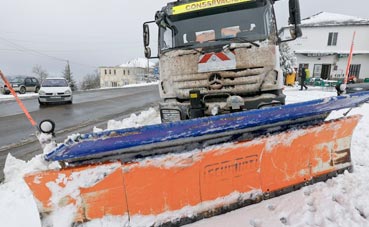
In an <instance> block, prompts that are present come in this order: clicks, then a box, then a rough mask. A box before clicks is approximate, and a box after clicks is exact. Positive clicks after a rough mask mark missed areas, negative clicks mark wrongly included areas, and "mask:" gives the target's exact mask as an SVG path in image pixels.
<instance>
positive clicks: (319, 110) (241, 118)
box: [45, 92, 369, 163]
mask: <svg viewBox="0 0 369 227" xmlns="http://www.w3.org/2000/svg"><path fill="white" fill-rule="evenodd" d="M368 100H369V92H359V93H354V94H351V95H345V96H337V97H330V98H324V99H317V100H312V101H308V102H302V103H295V104H289V105H284V106H278V107H271V108H267V109H258V110H250V111H244V112H237V113H231V114H224V115H218V116H212V117H206V118H198V119H192V120H186V121H179V122H173V123H165V124H158V125H149V126H143V127H139V128H128V129H121V130H111V131H103V132H98V133H87V134H83V135H80V136H79V137H78V138H77V139H75V140H72V139H70V140H69V141H67V142H65V143H64V144H61V145H59V146H58V147H57V148H55V150H53V151H52V152H50V153H49V154H47V155H45V159H46V160H47V161H61V162H71V163H72V162H77V161H79V162H81V161H83V160H89V159H99V158H101V157H111V159H109V158H108V159H107V160H114V159H119V158H116V157H119V156H118V155H121V154H124V153H125V152H130V151H131V152H132V151H133V152H135V153H136V154H139V152H141V151H142V150H145V149H146V150H150V148H151V147H155V146H157V147H156V148H159V149H162V150H163V149H164V150H165V148H170V147H171V146H173V147H174V146H175V145H176V146H178V145H179V144H181V143H182V142H183V143H184V142H187V143H191V142H193V141H199V140H206V139H209V138H213V139H214V138H218V137H221V136H224V135H232V133H233V132H238V133H240V132H242V131H245V130H247V129H250V130H251V131H252V130H253V129H255V128H258V127H270V126H273V125H275V124H284V125H288V124H291V122H294V121H298V120H299V119H300V120H301V119H303V120H301V121H303V123H304V125H305V126H306V125H309V124H313V123H310V122H314V121H312V119H319V118H320V119H321V120H322V121H323V120H324V118H325V117H326V116H327V115H328V114H329V113H330V112H331V111H334V110H340V109H346V108H353V107H357V106H358V105H360V104H362V103H364V102H367V101H368ZM304 119H305V120H304ZM300 123H301V122H300ZM231 140H232V139H231ZM113 157H114V158H113Z"/></svg>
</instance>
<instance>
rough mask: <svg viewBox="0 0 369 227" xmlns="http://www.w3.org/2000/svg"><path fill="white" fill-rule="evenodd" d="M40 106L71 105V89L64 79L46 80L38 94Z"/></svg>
mask: <svg viewBox="0 0 369 227" xmlns="http://www.w3.org/2000/svg"><path fill="white" fill-rule="evenodd" d="M38 94H39V96H38V102H39V103H40V105H45V104H47V103H69V104H72V103H73V94H72V89H71V88H70V86H69V83H68V81H67V80H66V79H64V78H46V79H45V80H44V81H42V84H41V88H40V91H39V92H38Z"/></svg>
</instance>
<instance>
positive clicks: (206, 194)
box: [24, 0, 369, 227]
mask: <svg viewBox="0 0 369 227" xmlns="http://www.w3.org/2000/svg"><path fill="white" fill-rule="evenodd" d="M274 3H275V1H274V0H225V1H220V0H219V1H218V0H201V1H177V2H172V3H168V4H167V5H166V6H165V7H164V8H163V9H162V10H161V11H158V12H157V13H156V15H155V21H152V22H147V23H145V24H144V25H143V30H144V44H145V55H146V57H148V58H151V57H152V56H151V49H150V47H149V43H150V29H149V24H150V23H155V24H156V25H158V30H159V39H158V43H159V52H158V55H159V56H158V57H159V60H160V84H159V86H160V89H159V90H160V92H161V95H162V97H163V102H162V103H160V113H161V119H162V124H157V125H148V126H143V127H137V128H128V129H120V130H105V131H102V132H96V133H87V134H81V135H75V136H73V137H70V138H69V139H67V140H66V141H65V142H64V143H62V144H58V145H57V146H55V147H54V148H53V149H52V150H51V151H50V152H48V153H46V154H44V159H45V161H46V162H58V163H59V164H60V167H59V168H58V169H54V170H47V171H41V172H34V173H30V174H27V175H26V176H25V177H24V180H25V182H26V183H27V185H28V186H29V188H30V189H31V191H32V193H33V195H34V198H35V200H36V202H37V207H38V210H39V212H40V214H41V216H42V217H47V216H48V215H51V214H54V215H55V214H56V215H58V212H60V211H61V210H63V208H65V207H72V208H73V209H74V217H73V220H74V223H75V224H76V225H78V224H79V223H84V222H88V221H92V220H96V219H103V218H105V217H118V218H120V220H121V222H122V226H140V227H141V226H181V225H184V224H187V223H191V222H194V221H197V220H200V219H203V218H207V217H212V216H214V215H218V214H222V213H225V212H228V211H230V210H234V209H237V208H240V207H243V206H246V205H250V204H253V203H257V202H260V201H262V200H264V199H268V198H271V197H274V196H278V195H281V194H284V193H288V192H291V191H294V190H297V189H299V188H301V187H303V186H305V185H308V184H311V183H314V182H318V181H323V180H326V179H327V178H330V177H333V176H335V175H336V174H339V173H342V172H344V171H346V170H348V171H352V163H351V157H350V145H351V137H352V133H353V130H354V129H355V127H356V125H357V123H358V121H359V120H360V116H358V115H354V116H350V117H346V116H343V117H340V118H335V119H332V120H327V116H328V115H329V114H330V113H331V112H332V111H336V110H340V109H347V108H354V107H356V106H358V105H360V104H363V103H365V102H368V100H369V92H361V93H355V94H349V95H343V96H339V97H331V98H326V99H318V100H313V101H308V102H303V103H296V104H288V105H285V96H284V95H283V92H282V75H281V72H280V69H279V63H278V44H279V43H280V42H282V41H287V40H280V39H279V38H278V35H277V28H276V21H275V18H276V16H275V14H274V9H273V5H274ZM289 11H290V19H289V21H290V24H291V37H292V39H295V38H297V37H299V36H301V30H300V28H299V23H300V15H299V14H300V12H299V3H298V0H289ZM249 32H251V33H249ZM266 107H268V108H266ZM246 110H247V111H246ZM54 126H55V125H54V124H53V123H52V122H49V121H43V122H41V123H40V125H39V129H40V130H41V131H42V132H43V133H44V134H49V135H52V134H53V133H54V132H53V130H54Z"/></svg>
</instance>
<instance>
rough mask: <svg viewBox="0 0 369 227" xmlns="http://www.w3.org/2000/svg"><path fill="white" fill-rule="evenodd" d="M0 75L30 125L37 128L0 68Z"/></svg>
mask: <svg viewBox="0 0 369 227" xmlns="http://www.w3.org/2000/svg"><path fill="white" fill-rule="evenodd" d="M0 76H1V79H3V81H4V83H5V84H6V86H7V87H8V88H9V90H10V92H11V93H12V95H13V96H14V98H15V100H17V103H18V105H19V106H20V108H21V109H22V110H23V112H24V114H25V115H26V117H27V118H28V120H29V122H31V125H32V126H34V127H35V128H37V123H36V121H34V120H33V118H32V116H31V115H30V114H29V112H28V110H27V108H26V107H25V106H24V105H23V102H22V101H21V100H20V99H19V98H18V95H17V93H16V92H15V91H14V89H13V88H12V86H11V85H10V83H9V81H8V80H7V79H6V77H5V76H4V74H3V73H2V72H1V70H0ZM37 129H38V128H37Z"/></svg>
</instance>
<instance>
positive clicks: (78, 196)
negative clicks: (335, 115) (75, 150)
mask: <svg viewBox="0 0 369 227" xmlns="http://www.w3.org/2000/svg"><path fill="white" fill-rule="evenodd" d="M360 118H361V116H358V115H356V116H352V117H347V118H342V119H338V120H333V121H329V122H325V123H323V124H320V125H316V126H309V127H306V128H299V129H293V130H288V131H284V132H281V133H279V134H274V135H268V136H262V137H258V138H256V139H253V140H248V141H241V142H237V143H228V144H223V145H220V146H214V147H208V148H205V149H203V150H194V151H191V152H185V153H174V154H166V155H160V156H156V157H151V158H146V159H143V160H138V161H137V162H135V163H121V162H113V163H105V164H100V165H93V166H84V167H79V168H68V169H61V170H59V171H46V172H38V173H33V174H29V175H27V176H25V178H24V179H25V181H26V183H27V184H28V186H29V187H30V189H31V190H32V192H33V194H34V196H35V198H36V200H37V202H38V208H39V211H40V212H41V213H49V212H53V211H56V210H58V209H59V208H61V207H65V206H67V205H72V206H74V207H75V209H76V215H75V221H76V222H84V221H88V220H92V219H97V218H102V217H104V216H106V215H113V216H122V217H126V220H127V222H128V223H133V222H135V221H137V220H138V219H140V220H142V218H145V217H147V218H151V219H152V220H153V223H155V225H160V224H164V223H166V222H178V221H179V220H181V219H183V218H187V219H188V218H190V219H192V220H197V219H200V218H203V217H208V216H213V215H216V214H219V213H223V212H225V211H228V210H232V209H236V208H238V207H242V206H245V205H248V204H251V203H254V202H259V201H261V200H262V199H264V198H269V197H272V196H276V195H279V194H283V193H286V192H289V191H293V190H295V189H297V188H300V187H302V186H303V185H306V184H307V183H310V182H315V181H320V180H325V179H327V178H328V177H331V176H333V175H335V174H337V173H340V172H343V171H344V170H351V168H352V165H351V159H350V145H351V137H352V133H353V130H354V128H355V127H356V125H357V123H358V121H359V119H360ZM168 216H170V218H168ZM135 217H136V218H135Z"/></svg>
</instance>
